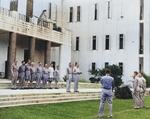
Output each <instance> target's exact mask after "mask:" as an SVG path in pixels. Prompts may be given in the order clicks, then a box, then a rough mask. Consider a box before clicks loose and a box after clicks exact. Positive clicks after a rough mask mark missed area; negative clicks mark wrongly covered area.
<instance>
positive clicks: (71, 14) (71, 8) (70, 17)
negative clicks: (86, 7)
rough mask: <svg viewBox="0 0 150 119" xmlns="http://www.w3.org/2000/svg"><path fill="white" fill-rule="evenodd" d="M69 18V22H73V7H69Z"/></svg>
mask: <svg viewBox="0 0 150 119" xmlns="http://www.w3.org/2000/svg"><path fill="white" fill-rule="evenodd" d="M69 14H70V16H69V22H73V21H72V19H73V7H70V13H69Z"/></svg>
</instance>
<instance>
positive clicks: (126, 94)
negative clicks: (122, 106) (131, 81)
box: [115, 86, 132, 99]
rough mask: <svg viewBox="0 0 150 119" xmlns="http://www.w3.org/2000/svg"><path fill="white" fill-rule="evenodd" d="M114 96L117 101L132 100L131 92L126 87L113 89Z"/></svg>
mask: <svg viewBox="0 0 150 119" xmlns="http://www.w3.org/2000/svg"><path fill="white" fill-rule="evenodd" d="M115 96H116V98H119V99H132V91H131V90H130V89H129V87H128V86H126V87H122V88H120V87H118V88H116V89H115Z"/></svg>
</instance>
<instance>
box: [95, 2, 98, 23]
mask: <svg viewBox="0 0 150 119" xmlns="http://www.w3.org/2000/svg"><path fill="white" fill-rule="evenodd" d="M97 11H98V10H97V4H95V10H94V20H98V16H97V15H98V14H97Z"/></svg>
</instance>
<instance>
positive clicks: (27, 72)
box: [25, 59, 31, 89]
mask: <svg viewBox="0 0 150 119" xmlns="http://www.w3.org/2000/svg"><path fill="white" fill-rule="evenodd" d="M30 65H31V60H30V59H28V62H27V63H26V65H25V88H26V89H28V81H30V80H31V73H30V68H31V66H30Z"/></svg>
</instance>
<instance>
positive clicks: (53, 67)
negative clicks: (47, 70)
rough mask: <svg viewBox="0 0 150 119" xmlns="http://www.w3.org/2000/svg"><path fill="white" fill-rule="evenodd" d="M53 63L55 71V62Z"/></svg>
mask: <svg viewBox="0 0 150 119" xmlns="http://www.w3.org/2000/svg"><path fill="white" fill-rule="evenodd" d="M52 63H53V68H54V70H55V62H54V61H53V62H52Z"/></svg>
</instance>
